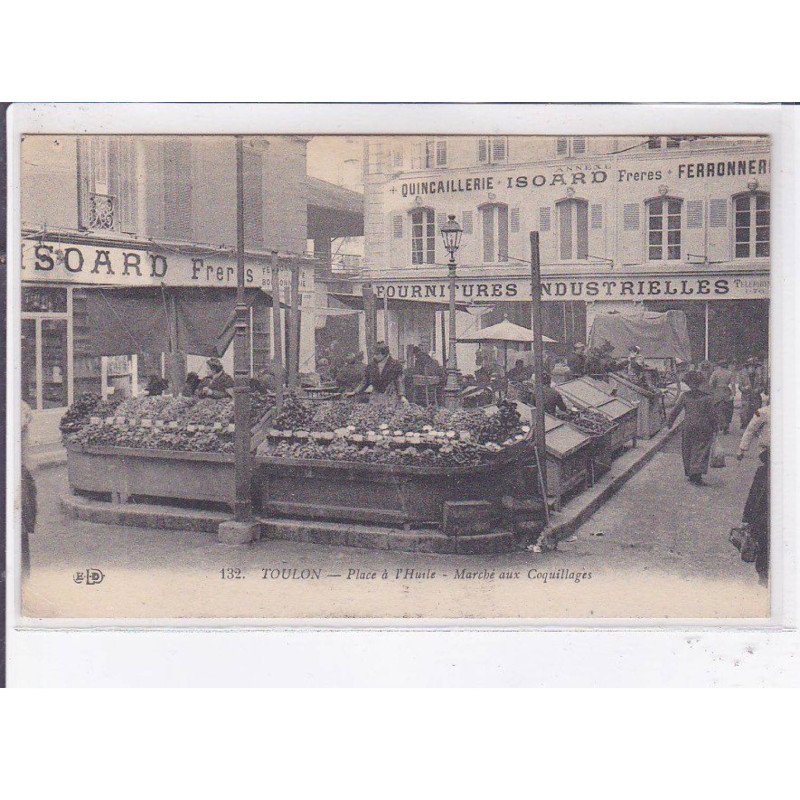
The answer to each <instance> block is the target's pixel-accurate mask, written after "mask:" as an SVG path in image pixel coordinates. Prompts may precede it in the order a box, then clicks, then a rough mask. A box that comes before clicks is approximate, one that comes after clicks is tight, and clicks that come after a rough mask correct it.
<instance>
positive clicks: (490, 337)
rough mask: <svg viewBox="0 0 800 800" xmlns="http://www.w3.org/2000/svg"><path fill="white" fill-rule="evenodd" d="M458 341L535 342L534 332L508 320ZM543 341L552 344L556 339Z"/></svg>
mask: <svg viewBox="0 0 800 800" xmlns="http://www.w3.org/2000/svg"><path fill="white" fill-rule="evenodd" d="M458 341H459V342H467V343H470V342H471V343H480V342H506V343H509V342H523V343H525V344H531V343H532V342H533V331H532V330H531V329H530V328H523V327H522V325H517V324H516V323H514V322H509V321H508V320H507V319H504V320H503V321H502V322H498V323H497V324H496V325H490V326H489V327H488V328H483V329H482V330H480V331H478V332H477V333H475V334H474V335H473V336H462V337H460V338H459V340H458ZM542 341H543V342H548V343H550V344H552V343H554V342H555V339H551V338H550V337H549V336H542Z"/></svg>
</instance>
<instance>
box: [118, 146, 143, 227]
mask: <svg viewBox="0 0 800 800" xmlns="http://www.w3.org/2000/svg"><path fill="white" fill-rule="evenodd" d="M118 163H119V178H118V181H117V185H118V187H119V190H118V192H117V196H118V197H119V222H120V229H121V230H122V231H123V232H124V233H136V230H137V221H138V216H139V194H138V174H137V158H136V142H135V140H134V138H133V137H132V136H121V137H120V139H119V161H118Z"/></svg>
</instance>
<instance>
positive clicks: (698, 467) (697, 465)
mask: <svg viewBox="0 0 800 800" xmlns="http://www.w3.org/2000/svg"><path fill="white" fill-rule="evenodd" d="M684 381H685V382H686V384H687V386H688V387H689V390H688V391H686V392H683V393H682V394H681V396H680V397H679V398H678V402H677V403H676V404H675V406H674V408H673V409H672V411H670V414H669V425H670V427H672V426H673V425H674V424H675V422H676V420H677V419H678V416H679V415H680V413H681V411H683V412H685V413H684V419H683V431H682V441H681V453H682V455H683V470H684V473H685V474H686V476H687V477H688V479H689V482H690V483H693V484H695V485H696V486H703V485H705V484H704V482H703V475H705V474H706V473H707V472H708V465H709V461H710V459H711V448H712V445H713V443H714V435H715V433H716V429H717V414H716V411H715V409H714V401H713V399H712V398H711V395H710V394H708V392H707V391H705V389H703V388H702V386H703V384H704V380H703V376H702V375H701V374H700V373H699V372H694V371H692V372H688V373H687V374H686V376H685V377H684Z"/></svg>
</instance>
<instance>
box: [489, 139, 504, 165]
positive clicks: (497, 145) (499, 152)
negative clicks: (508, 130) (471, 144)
mask: <svg viewBox="0 0 800 800" xmlns="http://www.w3.org/2000/svg"><path fill="white" fill-rule="evenodd" d="M505 160H506V137H505V136H495V137H493V138H492V161H505Z"/></svg>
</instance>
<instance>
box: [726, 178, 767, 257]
mask: <svg viewBox="0 0 800 800" xmlns="http://www.w3.org/2000/svg"><path fill="white" fill-rule="evenodd" d="M733 214H734V223H733V224H734V248H733V253H734V256H735V257H736V258H752V257H755V258H765V257H767V256H769V193H768V192H746V193H745V194H737V195H734V197H733Z"/></svg>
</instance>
